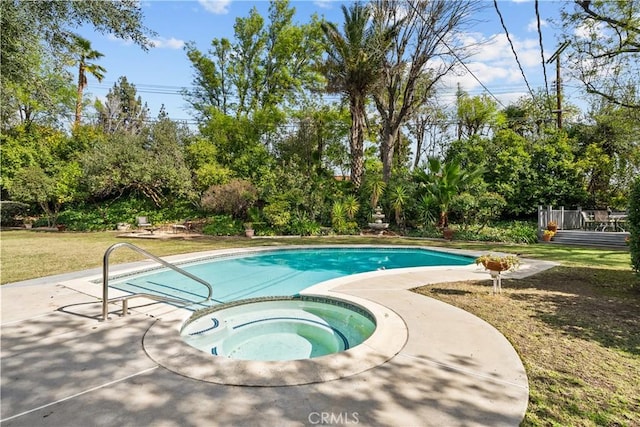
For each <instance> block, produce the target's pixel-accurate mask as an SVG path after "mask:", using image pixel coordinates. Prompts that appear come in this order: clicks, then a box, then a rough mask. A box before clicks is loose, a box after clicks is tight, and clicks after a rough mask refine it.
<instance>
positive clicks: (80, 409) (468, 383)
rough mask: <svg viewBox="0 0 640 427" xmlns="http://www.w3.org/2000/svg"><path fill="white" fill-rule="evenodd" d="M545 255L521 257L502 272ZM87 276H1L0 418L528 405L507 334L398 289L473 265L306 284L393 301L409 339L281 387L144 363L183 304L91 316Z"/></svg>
mask: <svg viewBox="0 0 640 427" xmlns="http://www.w3.org/2000/svg"><path fill="white" fill-rule="evenodd" d="M198 255H199V256H201V255H202V254H198ZM186 258H188V257H187V256H184V255H183V256H176V257H166V258H165V259H166V260H167V261H170V262H176V261H179V260H183V259H186ZM145 265H146V266H148V265H149V263H145V262H141V263H133V264H128V265H121V266H116V268H115V269H114V270H116V271H128V270H132V269H137V268H140V267H141V266H145ZM549 266H550V264H548V263H535V262H531V261H529V260H527V261H526V262H525V263H524V265H523V266H522V268H521V269H520V270H519V271H517V272H514V273H508V274H507V277H509V276H512V277H518V276H526V275H529V274H534V273H536V272H537V271H540V270H543V269H545V268H548V267H549ZM99 277H100V273H99V271H97V270H91V271H87V272H78V273H74V274H72V275H63V276H57V277H53V278H43V279H39V280H33V281H28V282H22V283H15V284H9V285H5V286H2V288H1V296H2V327H1V332H2V354H1V356H2V389H1V393H2V402H1V415H0V418H1V422H2V425H6V426H45V425H46V426H92V425H123V426H141V425H154V426H212V425H220V426H229V425H237V426H246V425H264V426H276V425H277V426H288V425H344V424H359V425H367V426H368V425H375V426H408V425H413V426H474V425H476V426H516V425H518V424H519V423H520V421H521V420H522V418H523V416H524V413H525V411H526V408H527V401H528V382H527V377H526V373H525V371H524V368H523V366H522V363H521V361H520V359H519V357H518V355H517V354H516V352H515V350H514V349H513V347H512V346H511V345H510V344H509V342H508V341H507V340H506V339H505V338H504V337H503V336H502V335H501V334H500V333H499V332H498V331H497V330H496V329H495V328H493V327H492V326H491V325H489V324H487V323H486V322H484V321H483V320H481V319H479V318H477V317H475V316H473V315H471V314H469V313H467V312H465V311H462V310H460V309H457V308H455V307H452V306H450V305H447V304H444V303H442V302H440V301H437V300H435V299H432V298H428V297H425V296H422V295H418V294H415V293H413V292H411V291H410V289H412V288H415V287H417V286H422V285H425V284H429V283H441V282H446V281H459V280H487V279H488V278H489V275H488V274H487V272H485V271H483V270H482V269H481V268H478V267H476V266H468V267H438V268H434V267H430V268H420V269H410V270H399V271H393V270H387V271H383V272H375V273H365V274H362V275H356V276H348V277H344V278H341V279H336V280H332V281H330V282H325V283H323V284H320V285H317V286H315V287H313V288H311V289H309V290H308V291H307V292H309V293H316V294H328V295H335V296H344V297H346V298H349V297H350V296H353V297H356V298H362V299H365V300H369V301H373V302H375V303H377V304H380V305H382V306H384V307H385V308H387V309H389V310H393V311H394V312H395V313H397V314H398V315H399V316H400V318H401V319H402V321H403V322H404V325H405V326H406V330H407V332H408V338H407V339H406V342H405V343H404V345H403V346H401V349H400V351H399V352H397V354H395V355H392V357H391V358H390V359H389V360H387V361H386V362H385V363H382V364H379V365H377V366H375V367H373V368H371V369H368V370H365V371H364V372H359V373H356V374H354V375H349V376H345V377H343V378H340V379H336V380H333V381H325V382H317V383H312V384H304V385H294V386H282V387H270V386H261V387H246V386H230V385H222V384H218V383H215V382H209V381H206V380H199V379H193V378H189V377H186V376H183V375H179V374H176V373H174V372H172V371H171V370H168V369H166V368H165V367H163V366H161V365H159V364H158V363H156V362H154V360H152V359H151V358H150V357H149V356H148V354H147V353H146V351H145V346H144V344H143V340H144V337H145V334H147V333H148V331H149V330H150V328H152V327H156V328H157V327H164V328H165V329H167V330H171V329H176V328H177V327H178V324H179V323H180V319H183V318H184V317H185V315H186V313H185V311H184V310H182V309H176V308H174V307H171V306H168V305H166V304H163V303H153V304H150V302H148V301H144V300H134V301H135V303H134V304H132V306H133V305H136V306H137V307H136V306H133V307H130V310H131V315H130V316H127V317H119V316H118V315H117V314H115V312H116V308H117V307H116V306H115V305H114V306H113V307H112V308H113V310H112V314H111V320H109V321H106V322H101V321H99V320H98V319H99V316H100V312H101V309H100V301H99V298H100V295H101V286H100V285H96V284H95V283H91V282H90V280H92V279H96V278H99ZM489 291H490V288H489V287H487V292H489ZM506 291H507V292H508V290H506ZM214 292H215V287H214ZM496 298H497V299H499V298H502V297H501V296H496ZM497 301H498V300H497ZM154 325H155V326H154ZM176 333H177V332H176ZM185 347H188V346H186V345H185ZM177 351H178V352H180V350H177ZM185 351H187V350H185ZM320 359H321V358H320ZM205 363H206V361H205ZM255 363H269V362H255ZM301 369H304V368H301ZM291 375H295V372H294V373H292V374H291Z"/></svg>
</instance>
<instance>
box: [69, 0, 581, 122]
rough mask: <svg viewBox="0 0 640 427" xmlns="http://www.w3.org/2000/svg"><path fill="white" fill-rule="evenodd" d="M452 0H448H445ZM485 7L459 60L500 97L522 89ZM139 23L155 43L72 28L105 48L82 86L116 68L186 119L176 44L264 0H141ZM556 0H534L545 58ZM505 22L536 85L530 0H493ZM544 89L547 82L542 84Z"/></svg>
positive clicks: (321, 1) (187, 71) (103, 87)
mask: <svg viewBox="0 0 640 427" xmlns="http://www.w3.org/2000/svg"><path fill="white" fill-rule="evenodd" d="M452 1H455V0H452ZM342 3H343V2H339V1H330V0H316V1H312V0H308V1H291V5H292V6H293V7H295V8H296V18H295V20H296V21H297V22H298V23H303V22H306V21H307V20H308V19H309V17H310V16H311V15H312V14H313V13H317V14H318V15H320V16H324V17H325V18H326V19H327V20H329V21H332V22H335V23H336V24H338V25H341V24H342V12H341V10H340V5H341V4H342ZM484 3H485V6H486V9H485V10H484V12H483V13H482V14H481V15H479V16H478V19H479V22H478V23H477V25H475V26H474V27H473V29H472V31H470V32H467V33H465V34H461V35H460V36H461V37H465V38H466V39H468V40H469V41H470V42H484V44H483V45H482V46H481V47H479V49H478V53H477V54H476V55H475V56H474V57H472V58H470V59H469V60H467V61H466V65H467V67H468V68H469V69H470V70H471V71H472V72H473V74H475V76H476V77H477V78H478V79H479V80H480V81H481V82H482V83H483V84H484V85H485V86H486V87H487V88H488V89H489V90H490V91H491V92H492V93H493V94H494V95H495V96H496V97H497V98H498V99H500V100H501V101H502V102H503V103H505V104H506V103H508V102H509V101H512V100H515V99H517V98H519V97H520V96H523V95H526V94H527V93H528V90H527V86H526V84H525V82H524V80H523V78H522V73H521V72H520V70H519V68H518V65H517V63H516V61H515V58H514V55H513V53H512V51H511V48H510V46H509V43H508V41H507V38H506V36H505V32H504V30H503V28H502V25H501V24H500V20H499V17H498V15H497V13H496V10H495V8H494V6H493V1H490V0H485V2H484ZM141 4H142V8H143V13H144V16H145V25H146V26H147V27H149V28H151V29H152V30H154V31H155V32H157V33H158V36H157V37H156V38H154V42H155V44H156V47H155V48H153V49H150V50H149V51H148V52H144V51H143V50H142V49H140V48H139V47H138V46H136V45H133V44H131V43H127V42H126V41H123V40H118V39H115V38H113V37H111V36H109V35H103V34H99V33H95V32H93V31H92V30H91V29H88V28H83V29H82V30H81V31H79V33H80V34H81V35H82V36H84V37H85V38H87V39H89V40H90V41H91V43H92V46H93V48H94V49H96V50H98V51H100V52H102V53H103V54H104V55H105V56H104V57H103V58H102V59H101V60H100V61H99V64H100V65H102V66H104V67H105V68H106V69H107V73H106V75H105V78H104V80H103V81H102V83H98V82H97V81H96V80H95V79H93V78H91V77H89V86H88V88H87V90H86V92H88V93H89V94H91V95H93V96H94V97H98V98H104V96H105V95H106V94H107V92H108V91H109V89H110V88H111V87H112V86H113V84H114V83H115V82H116V81H117V80H118V78H119V77H120V76H126V77H127V80H128V81H129V82H130V83H133V84H134V85H135V86H136V88H137V91H138V94H139V95H140V96H141V97H142V99H143V101H144V102H147V104H148V106H149V109H150V115H151V116H152V117H155V116H157V114H158V111H159V110H160V107H161V105H162V104H164V105H165V107H166V109H167V112H168V113H169V116H170V117H171V118H172V119H184V120H189V119H191V115H190V113H189V111H188V109H187V105H186V103H185V101H184V99H183V98H182V96H181V95H180V93H179V92H180V88H181V87H188V86H190V85H191V82H192V77H193V71H192V69H191V66H190V62H189V60H188V59H187V57H186V54H185V51H184V44H185V43H186V42H189V41H192V42H195V43H196V45H197V47H198V48H199V49H200V50H202V51H206V50H207V49H208V47H209V45H210V43H211V40H212V39H214V38H221V37H227V38H233V24H234V21H235V18H236V17H244V16H247V14H248V11H249V9H250V8H252V7H254V6H255V7H256V8H257V9H258V11H259V12H260V13H261V15H262V16H267V10H268V7H269V3H268V2H267V1H239V0H220V1H216V0H186V1H164V0H152V1H143V2H142V3H141ZM560 5H561V3H560V2H552V1H540V2H539V11H540V18H541V24H542V34H543V47H544V54H545V58H549V57H550V56H551V54H553V52H554V51H555V50H556V48H557V45H558V42H557V38H556V33H557V30H555V29H554V26H553V25H552V22H553V20H555V21H558V19H559V9H560ZM498 6H499V9H500V12H501V13H502V15H503V18H504V21H505V24H506V26H507V30H508V31H509V35H510V37H511V40H512V41H513V44H514V47H515V50H516V52H517V54H518V58H519V60H520V62H521V64H522V66H523V69H524V72H525V76H526V77H527V80H528V81H529V85H530V86H531V87H532V88H533V89H534V90H536V89H538V88H542V87H544V75H543V69H542V65H541V63H542V60H541V55H540V45H539V41H538V32H537V24H536V14H535V4H534V2H533V1H528V0H501V1H499V2H498ZM546 72H547V81H548V84H549V85H550V86H551V85H552V84H553V81H554V79H555V65H553V64H551V65H547V67H546ZM458 82H459V83H460V84H461V85H462V86H463V88H464V89H465V90H467V91H468V92H469V93H471V94H473V95H477V94H480V93H482V92H483V89H482V87H481V85H480V84H479V83H478V82H477V81H476V80H475V78H474V77H473V76H471V75H469V74H467V75H462V76H458V77H456V78H452V79H450V80H449V81H448V84H449V89H445V90H444V91H443V95H447V94H448V95H451V94H452V93H453V92H454V91H455V85H456V83H458ZM550 90H552V88H551V87H550ZM571 94H572V89H571V86H570V85H569V86H567V89H566V96H567V98H568V99H569V100H571V99H570V98H571Z"/></svg>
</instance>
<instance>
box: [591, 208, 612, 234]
mask: <svg viewBox="0 0 640 427" xmlns="http://www.w3.org/2000/svg"><path fill="white" fill-rule="evenodd" d="M593 221H594V222H595V223H596V224H597V225H596V231H605V230H606V229H607V227H609V212H608V211H594V212H593Z"/></svg>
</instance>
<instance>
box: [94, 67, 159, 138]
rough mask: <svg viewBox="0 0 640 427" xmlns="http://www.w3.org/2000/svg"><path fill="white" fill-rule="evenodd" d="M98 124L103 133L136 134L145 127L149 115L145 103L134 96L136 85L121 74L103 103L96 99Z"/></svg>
mask: <svg viewBox="0 0 640 427" xmlns="http://www.w3.org/2000/svg"><path fill="white" fill-rule="evenodd" d="M96 110H97V111H98V124H99V125H100V127H102V129H103V130H104V132H105V133H115V132H125V133H132V134H138V133H140V132H141V131H142V130H143V129H144V128H145V127H146V123H145V122H146V121H147V118H148V115H149V108H148V107H147V104H146V103H144V104H142V98H141V97H140V96H138V97H137V98H136V87H135V85H133V84H131V83H129V82H128V81H127V78H126V77H124V76H122V77H120V78H119V79H118V81H117V82H116V83H114V85H113V87H112V88H111V89H110V90H109V93H107V97H106V101H105V102H104V104H103V103H102V102H101V101H99V100H98V101H96Z"/></svg>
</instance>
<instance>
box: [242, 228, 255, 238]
mask: <svg viewBox="0 0 640 427" xmlns="http://www.w3.org/2000/svg"><path fill="white" fill-rule="evenodd" d="M244 235H245V236H247V237H253V235H254V231H253V229H250V228H248V229H246V230H244Z"/></svg>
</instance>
